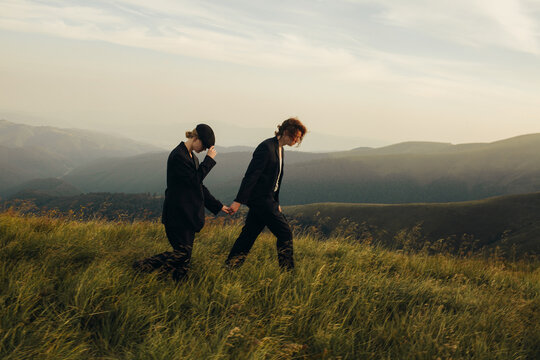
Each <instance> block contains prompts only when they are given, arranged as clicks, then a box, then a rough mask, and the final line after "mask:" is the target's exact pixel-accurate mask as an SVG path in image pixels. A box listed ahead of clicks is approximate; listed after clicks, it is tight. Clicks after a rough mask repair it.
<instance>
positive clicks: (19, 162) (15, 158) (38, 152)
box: [0, 145, 69, 195]
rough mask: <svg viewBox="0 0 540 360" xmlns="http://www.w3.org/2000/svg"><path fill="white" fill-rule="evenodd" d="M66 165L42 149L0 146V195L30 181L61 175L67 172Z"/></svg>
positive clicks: (61, 157) (59, 157)
mask: <svg viewBox="0 0 540 360" xmlns="http://www.w3.org/2000/svg"><path fill="white" fill-rule="evenodd" d="M68 163H69V160H68V159H66V158H65V157H63V156H60V155H56V154H52V153H51V152H48V151H46V150H44V149H37V148H33V147H27V148H9V147H5V146H1V145H0V195H5V191H6V190H7V189H9V188H11V187H13V186H16V185H17V184H20V183H22V182H24V181H28V180H30V179H34V178H46V177H54V176H59V175H62V174H64V173H65V172H66V171H68V170H69V166H68V165H67V164H68Z"/></svg>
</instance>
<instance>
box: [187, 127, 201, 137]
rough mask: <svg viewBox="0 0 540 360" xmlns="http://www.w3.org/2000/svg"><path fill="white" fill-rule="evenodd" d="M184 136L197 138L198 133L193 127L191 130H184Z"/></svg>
mask: <svg viewBox="0 0 540 360" xmlns="http://www.w3.org/2000/svg"><path fill="white" fill-rule="evenodd" d="M186 137H187V138H188V139H192V138H199V134H197V130H196V129H193V130H191V131H186Z"/></svg>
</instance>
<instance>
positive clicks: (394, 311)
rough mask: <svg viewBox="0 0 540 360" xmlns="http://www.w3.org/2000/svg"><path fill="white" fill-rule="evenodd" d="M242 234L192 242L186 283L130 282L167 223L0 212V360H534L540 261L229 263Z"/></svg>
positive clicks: (263, 243) (321, 250)
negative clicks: (290, 269)
mask: <svg viewBox="0 0 540 360" xmlns="http://www.w3.org/2000/svg"><path fill="white" fill-rule="evenodd" d="M239 231H240V227H239V226H238V225H235V224H232V225H226V226H223V224H219V223H217V224H210V225H209V226H207V227H206V228H205V229H204V231H203V232H202V233H200V234H199V235H198V236H197V238H196V245H195V249H194V256H193V264H192V271H191V276H190V278H189V279H188V281H187V282H185V283H182V284H178V285H177V284H174V283H173V282H172V281H170V280H168V279H160V278H159V276H157V275H155V274H152V275H138V274H135V273H134V272H133V271H132V270H131V267H130V264H131V262H132V261H133V260H135V259H141V258H143V257H145V256H149V255H152V254H155V253H157V252H160V251H164V250H168V246H167V245H166V238H165V234H164V231H163V228H162V226H161V225H159V224H157V223H149V222H141V223H139V222H137V223H106V222H74V221H68V220H62V219H50V218H45V217H38V218H22V217H19V216H17V215H15V214H10V213H2V214H0V282H1V284H2V286H1V287H0V289H1V290H0V308H1V309H2V310H1V313H0V317H1V318H0V357H1V358H3V359H21V358H33V359H95V358H103V359H105V358H106V359H117V358H133V359H171V358H176V359H178V358H182V359H209V358H212V359H292V358H295V359H338V358H341V359H373V358H376V359H381V358H384V359H412V358H414V359H436V358H442V359H448V358H453V359H490V360H491V359H510V358H511V359H536V358H538V356H540V342H539V340H538V339H539V338H540V270H539V268H538V264H530V263H529V264H525V263H508V262H506V263H503V262H500V261H498V260H496V259H493V260H491V261H482V260H474V259H461V260H460V259H453V258H450V257H444V256H434V257H430V256H425V255H422V256H421V255H414V256H413V255H411V256H406V255H404V254H399V253H393V252H388V251H385V250H382V249H379V248H375V247H372V246H367V245H358V244H352V243H350V242H347V241H345V240H344V239H339V238H336V239H326V241H324V242H321V241H318V240H317V239H316V238H314V237H313V236H311V235H309V234H297V236H296V238H295V258H296V262H297V268H296V270H295V272H294V273H292V274H290V273H280V272H279V271H278V268H277V260H276V255H275V240H274V239H273V238H272V237H271V236H269V235H267V234H263V236H262V237H261V238H260V239H259V241H258V242H257V243H256V244H255V247H254V249H253V251H252V253H251V254H250V256H249V257H248V260H247V261H246V264H245V265H244V267H243V268H241V269H239V270H237V271H228V270H226V269H224V268H223V265H222V264H223V261H224V259H225V256H226V254H227V251H228V250H229V248H230V246H231V245H232V242H233V241H234V239H235V237H236V236H237V235H238V233H239Z"/></svg>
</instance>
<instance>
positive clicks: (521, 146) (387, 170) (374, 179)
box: [64, 134, 540, 204]
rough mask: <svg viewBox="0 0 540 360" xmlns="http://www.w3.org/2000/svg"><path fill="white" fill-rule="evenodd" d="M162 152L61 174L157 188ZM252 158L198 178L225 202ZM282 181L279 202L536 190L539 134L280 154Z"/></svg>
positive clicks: (110, 186)
mask: <svg viewBox="0 0 540 360" xmlns="http://www.w3.org/2000/svg"><path fill="white" fill-rule="evenodd" d="M399 151H402V152H403V153H400V152H399ZM167 155H168V153H167V152H163V153H154V154H143V155H138V156H134V157H129V158H118V159H107V160H102V161H101V160H100V161H95V162H94V163H91V164H88V165H86V166H82V167H79V168H78V169H75V170H73V171H72V172H71V173H70V174H68V175H66V176H65V177H64V179H65V180H66V181H68V182H70V183H72V184H74V185H75V186H77V187H79V188H81V189H82V190H83V191H87V192H88V191H112V192H116V191H118V192H129V193H137V192H150V193H162V192H163V191H164V189H165V171H166V159H167ZM201 155H204V154H201ZM251 155H252V153H251V151H248V152H246V151H241V152H234V153H220V154H218V157H217V158H216V160H217V165H216V166H215V167H214V168H213V169H212V172H211V173H210V174H209V175H208V176H207V177H206V179H205V184H206V185H207V186H208V187H209V188H210V190H211V191H212V193H213V194H214V195H216V196H218V197H220V198H221V199H223V200H224V201H230V200H232V199H233V198H234V196H235V194H236V191H237V190H238V186H239V184H240V181H241V179H242V177H243V175H244V172H245V169H246V167H247V165H248V164H249V161H250V159H251ZM282 186H283V187H282V190H281V196H280V198H281V201H282V202H283V204H308V203H313V202H320V201H339V202H351V203H410V202H441V201H444V202H446V201H466V200H475V199H481V198H485V197H489V196H497V195H505V194H516V193H527V192H535V191H540V134H531V135H524V136H519V137H515V138H510V139H506V140H502V141H496V142H493V143H486V144H482V143H480V144H462V145H451V144H444V143H442V144H441V143H425V142H424V143H403V144H396V145H395V146H391V147H384V148H381V149H362V150H360V151H358V150H352V151H346V152H337V153H305V152H298V151H286V152H285V178H284V182H283V185H282Z"/></svg>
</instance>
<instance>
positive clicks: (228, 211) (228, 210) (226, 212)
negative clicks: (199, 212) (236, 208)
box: [221, 205, 231, 215]
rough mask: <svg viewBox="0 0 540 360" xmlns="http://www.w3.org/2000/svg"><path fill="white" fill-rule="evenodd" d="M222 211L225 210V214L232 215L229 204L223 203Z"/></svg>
mask: <svg viewBox="0 0 540 360" xmlns="http://www.w3.org/2000/svg"><path fill="white" fill-rule="evenodd" d="M221 211H223V212H224V213H225V214H229V215H231V208H230V207H228V206H225V205H223V207H222V208H221Z"/></svg>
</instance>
